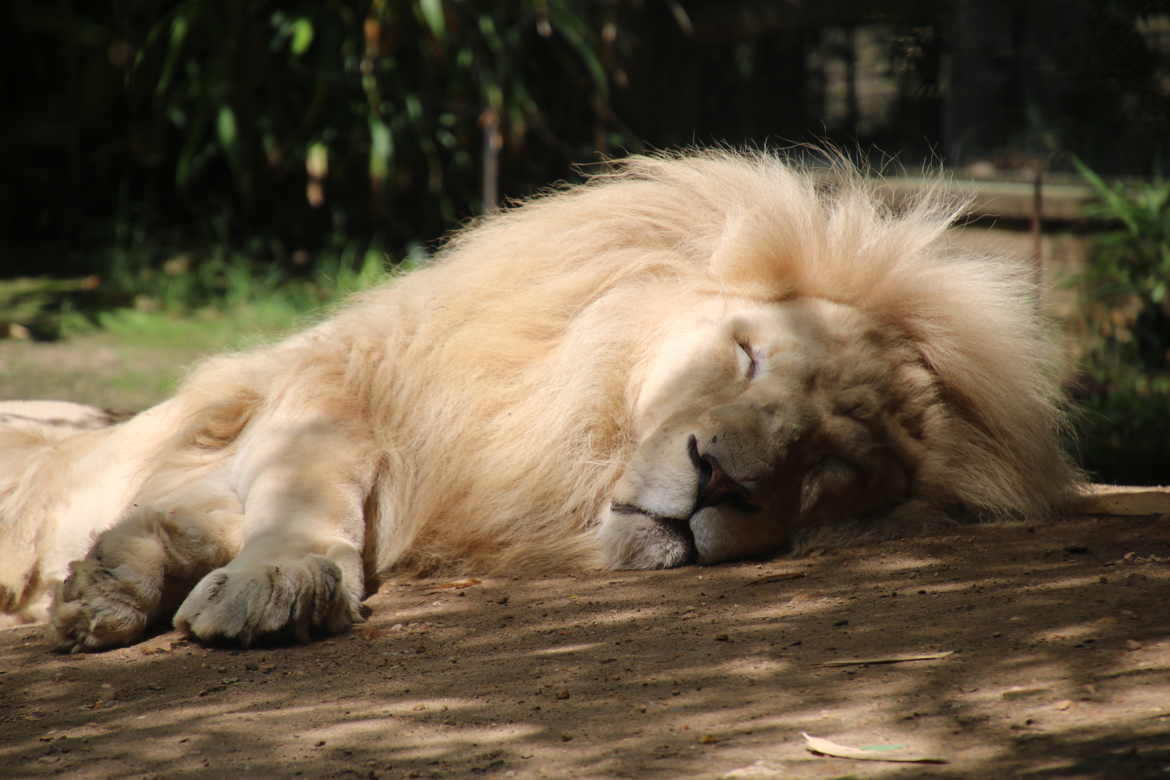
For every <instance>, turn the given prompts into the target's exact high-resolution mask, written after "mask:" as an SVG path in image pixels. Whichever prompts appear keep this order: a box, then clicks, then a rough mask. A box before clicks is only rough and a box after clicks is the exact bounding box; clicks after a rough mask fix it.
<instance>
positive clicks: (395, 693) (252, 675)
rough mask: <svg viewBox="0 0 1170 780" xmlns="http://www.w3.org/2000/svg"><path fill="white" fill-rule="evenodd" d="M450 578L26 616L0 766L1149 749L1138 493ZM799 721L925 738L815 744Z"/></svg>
mask: <svg viewBox="0 0 1170 780" xmlns="http://www.w3.org/2000/svg"><path fill="white" fill-rule="evenodd" d="M451 584H452V583H451V582H439V581H417V580H412V581H407V582H390V583H387V584H386V585H384V586H383V588H382V590H381V591H380V592H379V593H378V594H377V595H375V596H374V597H373V598H371V600H370V602H369V604H370V606H371V607H372V608H373V614H372V616H371V619H370V621H369V622H368V623H367V624H365V625H363V626H361V627H359V628H358V629H356V630H355V631H354V632H353V633H351V634H349V635H346V636H343V637H337V638H333V639H330V640H327V641H323V642H318V643H315V644H312V645H308V646H300V647H286V648H266V649H257V650H250V651H244V652H241V651H231V650H223V649H207V648H204V647H201V646H199V645H196V644H192V643H188V642H187V641H185V640H183V639H181V638H180V637H179V636H178V635H177V634H174V633H167V634H162V635H160V636H157V637H154V638H152V639H150V640H149V641H147V642H145V643H143V644H141V645H138V646H136V647H133V648H126V649H123V650H116V651H112V652H107V653H103V654H98V655H94V656H78V655H74V656H57V655H53V654H52V653H51V652H50V651H49V649H48V645H47V643H46V642H45V640H44V638H43V637H42V636H41V634H40V631H39V630H38V629H36V628H34V627H25V628H18V629H12V630H8V631H4V632H0V775H4V776H12V777H47V776H65V777H151V776H157V777H164V776H165V777H168V778H176V777H178V778H186V777H225V776H233V777H237V776H265V777H274V776H282V777H283V776H294V775H303V776H307V777H350V776H352V777H474V776H482V775H487V776H499V777H521V778H525V777H723V776H727V775H730V776H732V777H736V776H742V777H749V776H754V777H840V776H844V775H851V774H857V775H864V776H866V777H873V776H886V777H899V776H905V777H956V778H957V777H990V776H994V775H1001V776H1006V777H1125V778H1137V777H1147V776H1162V775H1165V774H1166V773H1168V772H1170V523H1168V522H1167V521H1166V519H1165V518H1161V519H1155V518H1142V519H1135V518H1127V519H1117V518H1114V519H1090V520H1078V521H1075V522H1071V521H1070V522H1066V523H1060V524H1056V525H1051V526H1046V527H1034V526H1023V525H1012V526H997V527H976V528H964V529H962V530H961V531H959V532H956V533H954V534H948V535H946V536H935V537H930V538H925V539H917V540H908V541H905V540H904V541H896V542H889V543H885V544H881V545H874V546H871V547H866V548H858V549H852V550H843V551H837V552H834V553H831V554H829V555H825V556H822V557H814V558H809V559H801V560H791V559H789V560H784V559H780V560H776V561H771V562H767V563H763V564H755V563H752V564H739V565H733V566H720V567H713V568H688V569H683V570H677V571H670V572H653V573H612V572H601V573H595V574H585V575H577V576H564V577H555V578H544V579H514V580H508V579H492V580H485V581H482V582H476V583H474V584H472V582H471V581H464V582H460V583H455V584H460V585H465V586H467V587H463V588H455V587H443V586H449V585H451ZM946 651H953V652H952V654H950V655H947V656H944V657H940V658H935V659H933V660H919V661H903V662H900V663H885V664H876V663H871V664H856V665H841V666H831V665H829V666H826V665H824V664H825V663H826V662H833V661H843V660H859V659H874V658H884V657H889V656H905V655H921V654H932V653H941V652H946ZM802 731H805V732H808V733H810V734H814V735H817V736H821V737H826V738H829V739H832V740H834V741H837V742H841V743H846V744H851V745H857V746H863V745H874V744H903V745H908V746H910V747H911V748H913V749H916V750H919V751H921V752H923V753H925V754H929V755H932V756H937V757H940V758H943V759H945V760H946V761H947V763H945V764H930V765H907V764H893V763H876V762H857V761H852V760H847V759H834V758H825V757H818V756H814V755H812V754H810V753H808V752H807V751H806V750H805V749H804V747H803V745H802V741H801V738H800V733H801V732H802Z"/></svg>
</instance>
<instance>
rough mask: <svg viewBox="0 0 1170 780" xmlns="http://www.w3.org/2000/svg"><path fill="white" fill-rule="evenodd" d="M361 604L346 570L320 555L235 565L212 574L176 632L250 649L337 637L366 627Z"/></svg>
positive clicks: (188, 603) (187, 605)
mask: <svg viewBox="0 0 1170 780" xmlns="http://www.w3.org/2000/svg"><path fill="white" fill-rule="evenodd" d="M361 620H362V617H361V612H360V604H359V603H358V601H357V600H356V599H355V598H353V597H352V596H351V595H350V594H349V593H347V592H346V589H345V587H344V584H343V581H342V576H341V569H340V568H338V566H337V564H335V563H334V562H333V561H331V560H329V559H328V558H326V557H324V556H321V555H309V556H306V557H305V558H302V559H298V560H284V561H279V562H277V563H270V564H265V565H262V566H240V565H235V566H233V565H231V564H229V565H228V566H225V567H223V568H221V569H216V570H215V571H213V572H211V573H210V574H208V575H207V576H206V577H204V578H203V579H202V580H200V582H199V584H198V585H196V586H195V589H194V590H192V591H191V593H190V594H189V595H188V596H187V599H186V600H185V601H184V602H183V604H182V606H180V607H179V611H178V612H176V613H175V619H174V625H175V628H177V629H179V630H181V631H184V632H186V633H187V634H190V635H191V636H194V637H196V638H198V639H201V640H203V641H205V642H230V643H233V644H239V645H240V646H242V647H248V646H250V645H251V644H252V643H253V642H255V641H256V640H258V639H262V638H273V639H288V638H295V639H296V640H297V641H300V642H307V641H309V639H310V638H311V637H312V635H313V634H315V633H316V634H338V633H341V632H342V631H345V630H346V629H348V628H349V627H350V625H352V624H353V623H357V622H361Z"/></svg>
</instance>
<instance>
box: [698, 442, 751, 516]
mask: <svg viewBox="0 0 1170 780" xmlns="http://www.w3.org/2000/svg"><path fill="white" fill-rule="evenodd" d="M687 456H688V457H689V458H690V459H691V463H692V464H694V466H695V470H696V471H697V472H698V490H697V495H696V496H695V509H694V511H695V512H698V511H699V510H700V509H703V508H704V507H709V506H719V505H720V504H734V505H736V506H737V507H739V508H740V509H744V510H746V511H756V510H757V509H758V507H756V506H755V505H754V504H753V503H752V500H751V499H752V494H751V491H750V490H748V489H747V488H746V487H744V486H743V485H741V484H740V483H739V482H737V481H736V480H735V479H734V478H732V477H731V476H729V475H728V473H727V471H726V470H724V468H723V465H722V464H721V463H720V462H719V459H718V458H717V457H715V456H714V455H712V454H711V453H709V452H699V443H698V439H696V438H695V435H694V434H691V435H690V436H689V437H687Z"/></svg>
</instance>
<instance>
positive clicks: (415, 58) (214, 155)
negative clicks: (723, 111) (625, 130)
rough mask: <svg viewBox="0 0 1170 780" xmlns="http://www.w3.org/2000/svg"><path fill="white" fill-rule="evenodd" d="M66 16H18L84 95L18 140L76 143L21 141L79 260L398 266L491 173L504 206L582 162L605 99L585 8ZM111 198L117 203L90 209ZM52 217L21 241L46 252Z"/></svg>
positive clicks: (144, 4) (27, 112)
mask: <svg viewBox="0 0 1170 780" xmlns="http://www.w3.org/2000/svg"><path fill="white" fill-rule="evenodd" d="M54 8H55V9H56V10H54V12H53V13H48V12H46V11H44V10H43V9H42V8H41V7H40V6H37V5H36V4H27V3H24V4H18V5H17V6H16V7H14V11H13V13H14V14H15V20H16V23H17V27H18V29H23V30H29V31H34V33H35V34H34V35H33V36H32V39H30V41H29V43H28V46H27V50H26V49H25V48H22V50H21V55H20V56H21V58H22V59H23V60H24V61H23V62H22V68H21V70H22V72H23V71H29V72H31V73H33V74H39V73H44V74H46V77H47V76H48V75H49V74H55V75H56V78H55V79H53V81H54V83H68V84H70V85H73V84H75V83H76V85H77V88H76V89H73V88H72V86H71V88H70V91H68V92H67V93H63V94H61V95H59V96H58V95H53V96H52V100H53V101H57V102H54V103H53V104H51V105H50V104H48V103H47V102H46V101H45V100H39V101H36V102H34V101H29V103H28V105H27V106H26V107H24V108H23V109H22V111H23V113H22V114H21V120H20V122H21V127H27V128H28V129H29V130H30V131H32V130H33V128H34V127H38V126H39V127H43V128H46V129H48V128H54V129H64V128H66V127H68V128H69V131H70V132H71V133H72V134H73V135H72V137H69V138H66V137H56V136H52V135H46V134H45V133H43V132H42V135H41V137H38V138H33V137H31V136H30V138H28V139H23V138H22V139H19V141H20V142H19V143H17V145H16V146H17V148H21V149H24V148H27V147H28V146H30V145H35V146H37V147H38V150H37V152H35V153H34V154H35V155H39V156H37V157H36V158H35V160H30V161H29V162H28V164H27V165H25V161H24V159H23V158H22V159H21V161H20V163H19V164H18V166H17V167H18V171H17V172H18V174H19V175H21V176H22V177H27V178H26V180H25V181H22V182H20V184H21V185H25V184H27V185H28V186H29V188H30V189H29V190H26V191H39V193H40V194H41V195H42V197H40V198H38V200H45V201H48V200H50V199H53V198H55V197H56V198H60V199H61V200H63V201H64V202H65V203H73V204H76V205H77V206H80V207H81V208H75V209H73V210H72V211H67V210H66V211H65V215H66V216H68V217H69V218H70V219H76V220H77V221H78V223H77V224H75V225H71V226H69V227H71V228H74V229H76V228H80V229H82V230H85V231H93V232H94V233H95V234H94V235H92V236H88V237H85V236H78V235H77V234H76V230H74V234H73V235H72V239H73V240H72V242H71V243H72V246H71V248H72V249H76V248H77V246H78V245H79V244H83V243H84V244H88V246H89V248H94V247H96V248H99V249H104V248H105V247H107V246H110V245H114V246H121V247H125V246H133V245H135V244H137V243H138V241H137V240H136V239H135V238H134V237H133V236H131V235H130V234H133V233H142V234H145V236H146V237H147V240H148V241H149V242H150V243H153V244H157V243H172V244H174V245H176V246H180V247H182V248H184V249H186V248H189V247H190V246H192V245H193V244H195V245H200V244H210V245H216V246H224V247H232V248H235V249H244V248H245V246H244V245H245V244H246V243H247V242H248V241H249V240H251V239H253V238H256V237H260V238H263V239H265V241H266V242H267V243H266V244H265V245H264V246H263V247H262V251H261V252H260V255H259V256H258V257H257V259H258V260H264V261H275V262H277V263H286V264H287V263H288V261H289V259H290V258H291V256H292V255H293V253H295V252H297V251H300V250H305V251H309V252H318V251H320V250H322V249H323V248H328V247H330V246H333V245H336V244H337V243H339V242H340V241H343V240H347V239H348V237H362V238H363V239H366V240H369V239H372V240H374V241H377V242H379V243H381V244H382V245H384V246H387V247H389V248H391V249H392V250H395V251H396V253H397V252H398V251H400V250H402V249H403V248H405V247H406V246H407V245H408V244H409V243H410V242H412V241H417V240H419V239H420V238H423V239H427V238H431V239H433V238H434V237H436V236H439V235H442V234H443V233H445V232H446V231H447V230H448V229H449V228H450V227H451V226H452V225H453V224H455V223H457V222H459V221H461V220H464V219H466V218H468V217H471V216H473V215H475V214H478V213H480V212H481V210H482V206H483V198H484V196H485V192H486V190H485V187H484V184H483V182H482V179H483V178H484V175H483V168H484V166H485V161H484V156H485V154H488V153H490V154H492V155H496V156H498V157H499V160H497V161H496V162H497V165H496V168H497V169H498V170H499V176H498V178H497V179H496V180H494V181H493V182H492V191H491V192H490V193H487V196H488V197H489V198H492V199H494V198H495V196H496V192H497V191H499V192H528V191H531V190H532V189H535V188H536V187H538V186H541V185H543V184H546V183H547V182H548V181H549V180H551V179H554V178H558V177H559V176H563V173H564V171H565V170H566V168H567V162H568V160H573V159H590V158H592V157H593V141H594V138H593V133H592V120H591V115H592V113H593V110H594V107H593V104H592V102H591V101H590V96H592V95H595V94H596V95H601V96H604V95H606V94H608V89H609V87H608V83H607V79H606V73H605V69H604V67H603V66H602V62H601V55H600V54H599V46H600V33H599V29H600V22H599V19H600V18H601V15H602V12H603V10H604V9H600V10H599V6H597V5H596V4H592V3H588V2H581V0H484V1H483V2H470V0H373V2H370V1H369V0H363V1H362V2H358V0H327V1H326V2H322V3H304V2H296V1H295V0H262V2H248V3H237V2H224V0H179V1H178V2H172V3H166V4H162V5H160V4H158V3H155V2H150V1H149V0H124V2H119V3H114V4H109V3H106V2H98V3H88V2H85V3H83V2H81V1H80V0H63V2H62V3H59V4H56V5H55V6H54ZM66 53H67V55H68V56H65V55H66ZM567 98H568V99H567ZM581 98H584V99H583V100H582V99H581ZM70 125H72V127H70ZM13 140H15V139H12V138H11V137H9V141H10V142H11V141H13ZM106 182H116V185H115V186H116V187H118V188H120V189H119V190H118V191H116V192H111V193H107V194H105V196H104V197H93V196H92V195H93V194H94V193H93V192H92V190H93V189H94V188H105V187H107V186H108V185H107V184H106ZM99 183H100V184H99ZM12 189H19V188H12ZM62 190H63V191H64V193H65V194H64V197H62V196H60V195H53V194H52V193H53V192H54V191H58V192H59V191H62ZM4 197H8V198H10V199H11V198H12V197H13V196H12V195H11V193H9V194H7V195H6V194H4V193H0V198H4ZM11 205H13V206H16V207H17V208H24V209H27V208H28V205H27V204H26V203H25V202H20V203H16V202H14V203H12V204H11ZM82 214H86V215H88V216H85V217H82V216H80V215H82ZM61 216H63V215H62V213H61V212H60V211H58V212H48V211H46V212H42V213H41V214H38V215H37V217H36V219H35V220H34V221H37V220H42V219H43V220H45V221H44V224H37V225H29V224H14V226H13V227H14V229H15V230H14V232H19V233H22V234H24V233H28V232H30V231H31V232H37V233H39V234H41V235H46V236H52V235H53V234H54V233H56V232H57V231H60V230H61V229H62V228H65V227H66V226H64V225H62V224H61V223H60V217H61ZM0 218H3V217H0ZM111 226H112V227H113V228H114V230H113V231H110V227H111ZM172 239H173V240H172ZM79 261H80V262H83V263H85V267H86V269H87V270H94V269H93V265H92V256H87V257H85V258H79ZM99 270H100V269H99ZM103 275H106V274H104V273H103Z"/></svg>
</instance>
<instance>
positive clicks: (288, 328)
mask: <svg viewBox="0 0 1170 780" xmlns="http://www.w3.org/2000/svg"><path fill="white" fill-rule="evenodd" d="M423 259H424V256H422V255H421V253H417V254H415V255H412V256H411V257H410V258H408V259H407V260H406V261H404V262H402V263H399V264H398V266H396V269H395V273H401V272H404V271H406V270H410V269H412V268H414V267H415V266H416V265H418V264H419V263H420V262H422V261H423ZM388 277H389V273H388V272H387V270H386V262H385V257H384V256H383V255H382V254H381V253H380V252H377V251H376V250H373V249H371V250H367V251H365V252H364V253H362V254H361V255H360V256H358V255H355V254H354V253H345V252H339V253H336V254H334V255H332V256H329V257H327V258H325V259H324V260H322V261H320V262H319V263H318V264H317V265H316V266H315V268H314V270H313V271H312V272H311V273H307V274H302V275H298V276H291V275H289V274H285V273H283V272H275V271H273V270H271V269H265V268H262V267H259V266H258V265H257V264H254V263H251V262H248V261H246V260H243V259H240V258H238V257H222V258H212V259H210V260H208V261H205V262H202V263H199V264H192V263H190V262H189V261H187V260H185V259H184V258H181V257H178V258H174V259H173V260H171V261H168V262H167V263H165V264H163V266H162V267H161V269H158V270H156V271H154V272H152V273H141V274H137V275H136V274H134V273H132V269H131V267H130V266H129V265H124V266H123V267H122V269H121V270H115V272H114V273H113V274H112V279H110V280H107V281H106V282H104V283H103V286H104V287H105V288H106V291H107V297H106V300H109V299H110V297H111V296H110V293H109V290H110V289H111V288H112V289H113V290H114V291H115V293H116V295H114V296H113V297H114V298H116V299H117V300H120V301H123V302H124V303H123V304H122V305H115V306H113V307H111V308H96V309H94V308H88V307H86V306H85V305H84V302H82V303H80V304H79V303H78V302H77V299H76V298H64V299H62V300H61V302H60V304H59V305H57V306H56V307H55V308H54V307H52V306H49V305H47V304H46V305H42V306H40V307H39V308H38V310H37V311H38V317H39V318H40V319H39V320H38V322H42V323H43V322H44V319H45V317H46V311H50V310H52V311H53V318H54V320H53V322H54V331H53V332H54V333H55V334H56V335H58V336H59V337H60V338H59V339H57V340H55V341H50V342H36V341H29V340H15V339H9V340H0V399H32V398H43V399H57V400H69V401H78V402H81V403H90V404H95V405H98V406H106V407H114V408H120V409H131V410H137V409H143V408H146V407H148V406H151V405H153V404H155V403H157V402H158V401H160V400H162V399H164V398H166V397H167V396H169V395H170V394H171V393H173V392H174V390H175V387H176V386H177V385H178V383H179V381H181V379H182V377H183V375H184V374H185V373H186V371H187V370H188V369H189V368H190V366H191V365H192V364H193V363H195V362H197V361H198V360H199V359H200V358H203V357H206V356H208V355H212V354H215V353H218V352H223V351H225V350H238V349H247V348H250V347H254V346H259V345H261V344H265V343H269V342H272V341H276V340H278V339H279V338H281V337H283V336H285V335H287V334H289V333H291V332H293V331H296V330H299V329H301V328H303V327H304V326H306V325H308V324H310V323H312V322H313V321H314V320H315V319H316V318H318V317H320V316H321V313H322V312H323V311H326V310H328V308H329V307H331V306H333V305H335V304H336V303H338V302H339V301H341V300H342V299H344V298H345V297H346V296H348V295H350V294H352V293H354V292H358V291H360V290H364V289H367V288H369V287H372V286H374V285H376V284H379V283H380V282H382V281H384V280H386V279H387V278H388Z"/></svg>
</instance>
